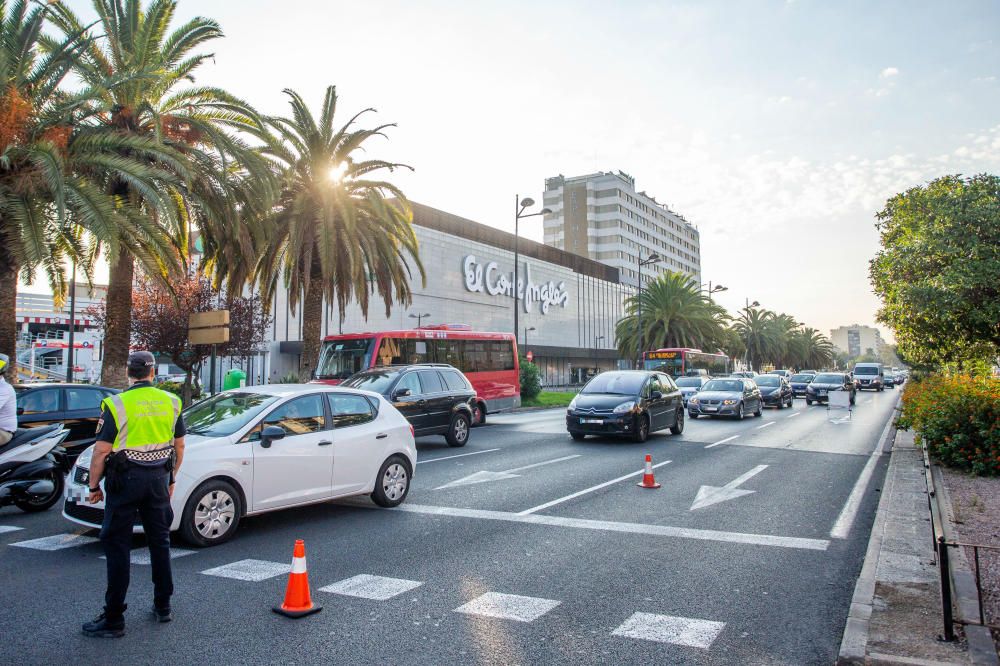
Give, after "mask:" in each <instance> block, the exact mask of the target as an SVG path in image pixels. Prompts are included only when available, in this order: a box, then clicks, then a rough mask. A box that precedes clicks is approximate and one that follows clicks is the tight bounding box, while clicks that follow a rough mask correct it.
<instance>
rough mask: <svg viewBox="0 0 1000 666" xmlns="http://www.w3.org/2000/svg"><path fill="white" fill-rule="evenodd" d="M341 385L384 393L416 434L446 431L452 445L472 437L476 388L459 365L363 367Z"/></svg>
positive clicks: (443, 432)
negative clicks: (458, 367) (471, 428)
mask: <svg viewBox="0 0 1000 666" xmlns="http://www.w3.org/2000/svg"><path fill="white" fill-rule="evenodd" d="M341 386H347V387H350V388H357V389H364V390H366V391H374V392H375V393H381V394H382V396H383V397H384V398H385V399H386V400H388V401H389V402H391V403H392V404H393V406H395V407H396V409H398V410H399V413H400V414H402V415H403V416H404V417H405V418H406V420H407V421H409V422H410V425H412V426H413V434H414V435H416V436H418V437H420V436H421V435H444V438H445V440H447V442H448V445H449V446H465V444H466V443H467V442H468V441H469V427H470V426H471V425H472V415H473V409H474V408H475V405H476V391H475V390H474V389H473V388H472V384H470V383H469V380H468V379H466V378H465V375H463V374H462V373H461V372H459V371H458V370H457V369H456V368H454V367H452V366H450V365H447V364H444V363H421V364H417V365H393V366H385V367H380V368H371V369H369V370H362V371H361V372H359V373H357V374H354V375H352V376H351V377H350V378H348V379H347V380H345V381H344V383H343V384H341Z"/></svg>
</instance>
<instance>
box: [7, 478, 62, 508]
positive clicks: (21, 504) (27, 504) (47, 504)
mask: <svg viewBox="0 0 1000 666" xmlns="http://www.w3.org/2000/svg"><path fill="white" fill-rule="evenodd" d="M39 480H40V481H42V480H44V479H39ZM49 480H51V481H52V483H53V484H55V488H53V490H52V492H51V493H49V494H48V495H45V496H43V497H37V498H33V499H16V500H14V506H16V507H17V508H18V509H20V510H21V511H24V512H26V513H38V512H39V511H47V510H48V509H50V508H51V507H52V505H53V504H55V503H56V502H58V501H59V500H60V498H62V494H63V486H64V485H65V483H66V480H65V479H64V478H63V475H62V474H61V473H60V472H59V470H54V471H53V472H52V474H51V475H49Z"/></svg>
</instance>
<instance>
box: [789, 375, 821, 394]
mask: <svg viewBox="0 0 1000 666" xmlns="http://www.w3.org/2000/svg"><path fill="white" fill-rule="evenodd" d="M816 374H817V373H815V372H799V373H796V374H794V375H792V378H791V379H789V380H788V385H789V386H791V387H792V397H795V398H797V397H799V396H800V395H801V396H805V394H806V387H807V386H809V382H811V381H812V380H813V377H815V376H816Z"/></svg>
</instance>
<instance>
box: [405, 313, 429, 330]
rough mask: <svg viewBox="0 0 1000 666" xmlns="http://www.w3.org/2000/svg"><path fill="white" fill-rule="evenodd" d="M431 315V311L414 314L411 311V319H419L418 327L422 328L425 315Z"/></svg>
mask: <svg viewBox="0 0 1000 666" xmlns="http://www.w3.org/2000/svg"><path fill="white" fill-rule="evenodd" d="M430 316H431V313H430V312H425V313H423V314H413V313H412V312H411V313H410V319H416V320H417V328H420V321H421V320H422V319H423V318H424V317H430Z"/></svg>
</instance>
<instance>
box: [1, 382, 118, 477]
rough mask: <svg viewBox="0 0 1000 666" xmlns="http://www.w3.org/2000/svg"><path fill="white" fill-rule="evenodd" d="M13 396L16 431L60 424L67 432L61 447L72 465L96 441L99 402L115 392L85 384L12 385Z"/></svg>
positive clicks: (111, 389)
mask: <svg viewBox="0 0 1000 666" xmlns="http://www.w3.org/2000/svg"><path fill="white" fill-rule="evenodd" d="M14 392H15V393H16V394H17V427H18V428H32V427H36V426H44V425H49V424H51V423H60V424H62V425H63V427H65V428H66V429H67V430H69V436H68V437H67V438H66V441H65V442H63V447H64V448H65V449H66V455H67V457H69V459H70V460H71V461H72V460H75V459H76V457H77V456H78V455H80V453H81V452H82V451H83V450H84V449H86V448H87V447H88V446H90V445H91V444H93V443H94V440H96V439H97V421H98V420H99V419H100V418H101V401H102V400H104V399H105V398H106V397H108V396H109V395H114V394H116V393H118V392H119V391H118V389H113V388H108V387H106V386H91V385H89V384H15V385H14Z"/></svg>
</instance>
